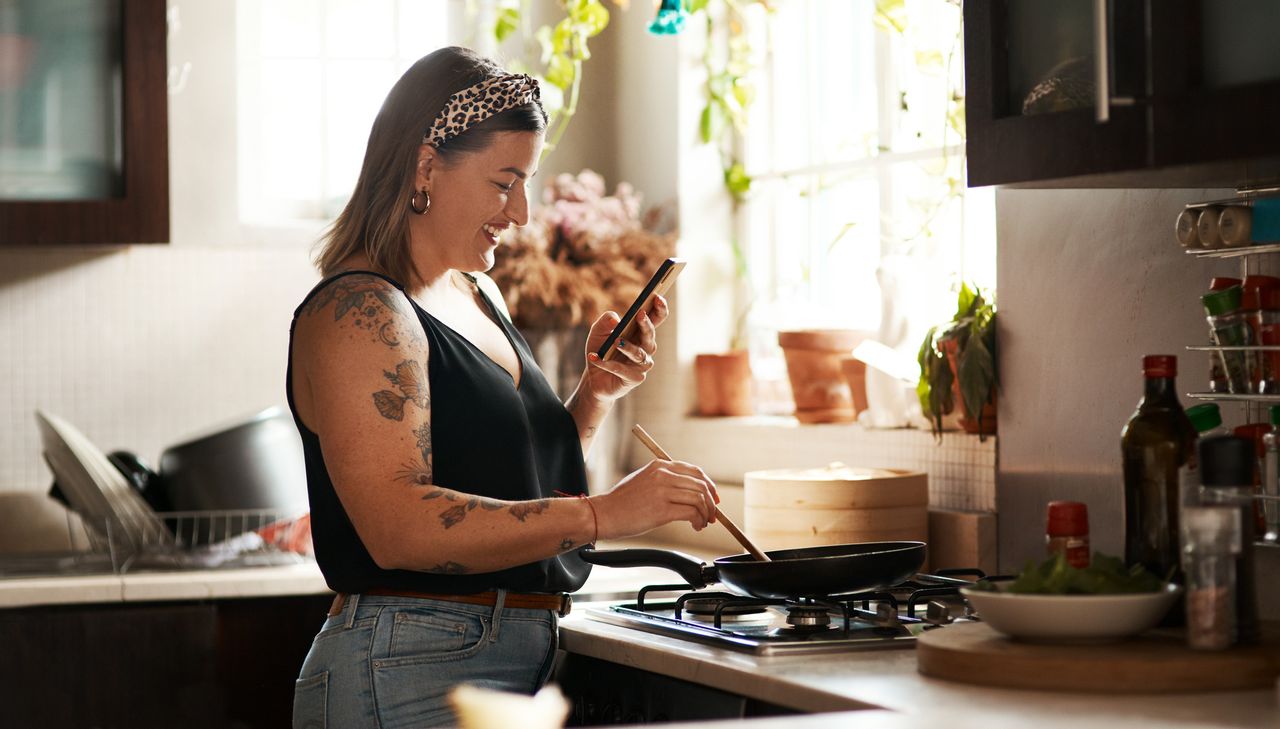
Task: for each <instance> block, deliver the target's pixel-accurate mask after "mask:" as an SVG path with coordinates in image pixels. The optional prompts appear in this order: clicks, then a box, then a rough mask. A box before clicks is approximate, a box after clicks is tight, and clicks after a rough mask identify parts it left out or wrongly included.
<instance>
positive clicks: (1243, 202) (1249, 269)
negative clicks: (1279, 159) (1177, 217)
mask: <svg viewBox="0 0 1280 729" xmlns="http://www.w3.org/2000/svg"><path fill="white" fill-rule="evenodd" d="M1266 197H1280V186H1268V187H1255V188H1238V189H1237V190H1236V197H1235V198H1230V199H1223V200H1207V201H1203V202H1197V203H1189V204H1187V205H1186V206H1184V207H1185V209H1186V210H1195V209H1199V208H1206V207H1209V206H1245V207H1253V203H1254V201H1255V200H1258V199H1260V198H1266ZM1276 254H1280V243H1265V244H1260V245H1247V246H1240V247H1232V248H1216V249H1208V250H1205V249H1191V250H1187V251H1185V253H1184V255H1187V256H1191V257H1193V258H1197V259H1238V260H1239V262H1240V270H1239V276H1240V279H1241V280H1243V279H1245V278H1246V277H1248V276H1250V275H1251V274H1259V273H1262V270H1261V269H1262V265H1261V263H1260V262H1259V260H1260V259H1264V258H1265V257H1267V256H1274V255H1276ZM1272 260H1276V259H1272ZM1186 350H1187V351H1189V352H1211V353H1214V354H1216V353H1218V352H1246V353H1263V352H1280V346H1277V345H1249V346H1217V345H1195V346H1187V347H1186ZM1186 396H1187V397H1188V398H1190V399H1193V400H1203V401H1216V402H1238V403H1243V404H1244V406H1245V422H1250V423H1252V422H1259V421H1261V420H1265V416H1266V413H1267V408H1268V407H1269V406H1272V405H1280V393H1269V394H1264V393H1226V392H1188V393H1186ZM1254 498H1255V499H1257V500H1258V501H1261V502H1263V503H1264V504H1267V506H1268V509H1271V508H1277V507H1276V504H1278V503H1280V496H1272V495H1266V494H1255V495H1254ZM1255 543H1256V544H1258V545H1268V546H1277V545H1276V544H1275V543H1273V542H1268V541H1266V540H1264V539H1263V538H1262V537H1261V536H1260V537H1259V539H1257V540H1255Z"/></svg>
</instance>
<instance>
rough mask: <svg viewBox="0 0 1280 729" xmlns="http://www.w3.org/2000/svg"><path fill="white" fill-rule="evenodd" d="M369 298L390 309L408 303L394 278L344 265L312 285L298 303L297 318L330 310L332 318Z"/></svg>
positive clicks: (359, 308)
mask: <svg viewBox="0 0 1280 729" xmlns="http://www.w3.org/2000/svg"><path fill="white" fill-rule="evenodd" d="M369 300H373V301H377V302H380V303H381V304H383V305H384V306H387V307H390V308H392V309H396V308H403V307H405V306H408V303H409V302H408V297H407V296H405V294H404V291H403V288H402V287H401V286H400V284H399V283H397V282H396V281H395V280H394V279H392V278H390V277H388V276H385V275H383V274H381V273H378V272H376V271H370V270H365V269H355V268H353V269H343V270H338V271H333V272H330V273H329V274H328V275H327V276H325V277H324V278H323V279H321V280H320V282H319V283H317V284H316V285H315V287H314V288H312V289H311V291H310V293H308V294H307V296H306V297H305V298H304V299H303V300H302V303H301V304H300V305H299V306H298V311H297V316H298V318H299V319H302V318H306V317H311V316H315V315H316V314H318V313H320V312H322V311H326V310H330V309H331V310H332V314H333V318H334V319H335V320H337V319H341V318H342V317H343V316H344V315H345V314H347V313H348V312H349V311H352V310H355V311H356V312H357V313H358V312H359V311H360V310H362V309H364V308H365V305H366V303H368V302H369Z"/></svg>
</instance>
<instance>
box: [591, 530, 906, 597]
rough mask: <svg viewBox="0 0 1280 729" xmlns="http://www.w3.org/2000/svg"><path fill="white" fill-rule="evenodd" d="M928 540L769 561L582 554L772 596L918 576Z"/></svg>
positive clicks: (845, 589) (820, 593) (843, 547)
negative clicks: (709, 561) (666, 570)
mask: <svg viewBox="0 0 1280 729" xmlns="http://www.w3.org/2000/svg"><path fill="white" fill-rule="evenodd" d="M925 550H926V547H925V543H924V542H864V543H860V544H835V545H830V546H825V547H805V548H803V549H779V550H775V551H772V552H767V554H768V555H769V559H770V560H771V561H769V562H761V561H759V560H757V559H755V558H754V557H752V556H751V555H750V554H736V555H734V556H732V557H721V558H719V559H717V560H715V561H714V563H713V564H710V565H708V564H706V563H704V562H700V561H699V560H696V559H694V558H693V557H690V556H689V555H687V554H682V553H680V552H670V551H667V550H663V549H606V550H597V549H592V548H590V547H588V548H587V549H583V550H582V551H580V552H579V554H581V555H582V558H583V559H584V560H586V561H588V562H590V563H592V564H599V565H605V566H608V567H664V568H666V569H669V570H672V571H674V572H676V573H678V574H679V575H680V576H681V577H682V578H684V581H685V582H688V583H689V585H690V586H691V587H695V588H697V587H705V586H707V585H710V584H713V583H716V582H722V583H724V584H725V585H728V586H729V587H730V588H732V589H734V590H737V591H739V592H742V593H745V594H747V595H753V596H755V597H761V598H768V599H773V600H785V599H795V598H800V597H828V596H832V595H848V594H850V593H854V592H864V591H866V590H878V589H883V588H885V587H890V586H892V585H896V584H898V583H899V582H902V581H903V580H906V579H907V578H909V577H911V576H912V575H914V574H915V573H916V572H917V571H918V570H919V569H920V566H921V565H923V564H924V558H925Z"/></svg>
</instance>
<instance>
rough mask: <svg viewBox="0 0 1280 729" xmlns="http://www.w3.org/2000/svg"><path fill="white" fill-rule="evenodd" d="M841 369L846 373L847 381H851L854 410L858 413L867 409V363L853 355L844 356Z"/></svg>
mask: <svg viewBox="0 0 1280 729" xmlns="http://www.w3.org/2000/svg"><path fill="white" fill-rule="evenodd" d="M840 371H841V372H843V373H844V380H845V382H847V383H849V393H850V394H851V395H853V412H854V415H857V414H858V413H860V412H862V411H863V410H866V409H867V365H866V363H865V362H863V361H861V360H857V359H854V358H853V357H842V358H841V359H840Z"/></svg>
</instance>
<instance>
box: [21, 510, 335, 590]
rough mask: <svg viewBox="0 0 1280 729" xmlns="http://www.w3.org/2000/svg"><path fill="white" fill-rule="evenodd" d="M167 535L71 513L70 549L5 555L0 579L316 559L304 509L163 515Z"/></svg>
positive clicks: (161, 514)
mask: <svg viewBox="0 0 1280 729" xmlns="http://www.w3.org/2000/svg"><path fill="white" fill-rule="evenodd" d="M156 517H157V518H158V519H159V521H160V522H161V523H162V524H163V525H164V530H163V532H162V533H153V534H150V535H149V536H148V537H147V538H146V539H142V540H139V538H138V535H137V534H136V533H130V534H120V533H119V530H118V529H116V528H115V527H114V526H113V525H112V523H111V522H110V521H107V520H90V519H83V518H80V517H79V516H78V515H76V514H74V513H73V512H71V511H68V512H67V531H68V537H69V542H70V544H71V545H72V548H71V549H69V550H66V551H61V552H56V553H37V554H21V555H5V556H3V557H0V579H2V578H20V577H39V576H54V575H58V576H62V575H95V574H116V575H123V574H128V573H133V572H143V571H162V570H195V569H233V568H244V567H259V566H276V565H289V564H300V563H303V562H307V561H311V560H313V559H314V557H313V554H314V553H313V551H312V547H311V520H310V515H309V514H308V513H307V512H305V511H301V512H300V511H298V510H293V511H281V510H274V509H245V510H236V511H173V512H157V513H156Z"/></svg>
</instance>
